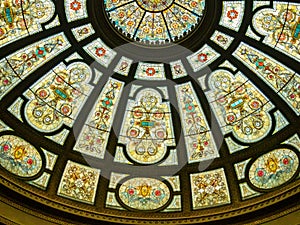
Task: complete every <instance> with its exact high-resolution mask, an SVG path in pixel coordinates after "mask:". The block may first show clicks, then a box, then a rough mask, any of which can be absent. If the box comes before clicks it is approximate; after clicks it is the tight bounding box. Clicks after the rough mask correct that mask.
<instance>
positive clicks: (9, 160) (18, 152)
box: [0, 135, 42, 177]
mask: <svg viewBox="0 0 300 225" xmlns="http://www.w3.org/2000/svg"><path fill="white" fill-rule="evenodd" d="M0 165H1V166H2V167H4V168H5V169H6V170H8V171H9V172H11V173H13V174H15V175H17V176H20V177H32V176H35V175H36V174H37V173H38V172H39V171H40V170H41V168H42V158H41V155H40V153H39V152H38V151H37V150H36V148H35V147H33V146H32V145H31V144H29V143H28V142H27V141H25V140H23V139H21V138H19V137H17V136H14V135H3V136H1V137H0Z"/></svg>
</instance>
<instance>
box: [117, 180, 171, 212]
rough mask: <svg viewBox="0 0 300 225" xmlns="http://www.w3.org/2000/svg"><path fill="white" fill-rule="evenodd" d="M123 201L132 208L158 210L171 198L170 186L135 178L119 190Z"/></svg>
mask: <svg viewBox="0 0 300 225" xmlns="http://www.w3.org/2000/svg"><path fill="white" fill-rule="evenodd" d="M119 197H120V199H121V201H122V202H123V203H124V204H125V205H127V206H128V207H130V208H133V209H138V210H156V209H158V208H160V207H162V206H164V205H165V204H166V203H167V202H168V200H169V198H170V190H169V188H168V186H167V185H166V184H165V183H163V182H161V181H159V180H157V179H153V178H141V177H137V178H133V179H130V180H127V181H125V182H124V183H123V184H122V185H121V187H120V189H119Z"/></svg>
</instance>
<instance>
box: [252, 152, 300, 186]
mask: <svg viewBox="0 0 300 225" xmlns="http://www.w3.org/2000/svg"><path fill="white" fill-rule="evenodd" d="M298 166H299V159H298V156H297V155H296V153H295V152H293V151H292V150H289V149H286V148H281V149H276V150H273V151H271V152H269V153H266V154H264V155H262V156H260V157H259V158H257V159H256V160H255V161H254V163H253V164H252V165H251V167H250V170H249V179H250V182H251V183H252V184H253V185H254V186H255V187H257V188H261V189H272V188H275V187H278V186H280V185H282V184H284V183H286V182H287V181H289V180H290V179H291V178H292V177H293V175H294V174H295V173H296V171H297V169H298Z"/></svg>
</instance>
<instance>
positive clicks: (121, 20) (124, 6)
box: [104, 0, 205, 45]
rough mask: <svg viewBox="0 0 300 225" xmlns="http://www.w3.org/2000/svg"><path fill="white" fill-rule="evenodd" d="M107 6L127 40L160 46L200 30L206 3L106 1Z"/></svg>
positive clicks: (184, 1)
mask: <svg viewBox="0 0 300 225" xmlns="http://www.w3.org/2000/svg"><path fill="white" fill-rule="evenodd" d="M104 7H105V11H106V13H107V15H108V18H109V20H110V22H111V23H112V25H113V26H114V27H115V29H116V30H117V32H119V34H120V35H122V36H123V37H124V38H126V39H128V38H129V39H131V40H132V41H137V42H141V43H143V44H149V45H161V44H165V43H170V42H177V41H180V40H181V39H183V38H185V37H186V36H187V35H189V34H190V33H191V31H192V30H194V29H195V28H196V27H197V25H198V24H199V23H200V22H201V20H202V18H203V14H204V10H205V0H191V1H187V0H135V1H132V0H104Z"/></svg>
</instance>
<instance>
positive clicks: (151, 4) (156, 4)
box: [136, 0, 174, 12]
mask: <svg viewBox="0 0 300 225" xmlns="http://www.w3.org/2000/svg"><path fill="white" fill-rule="evenodd" d="M136 2H137V4H138V5H139V6H140V7H141V8H142V9H144V10H146V11H149V12H161V11H164V10H166V9H167V8H169V7H170V6H171V5H172V4H173V2H174V0H136Z"/></svg>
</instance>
